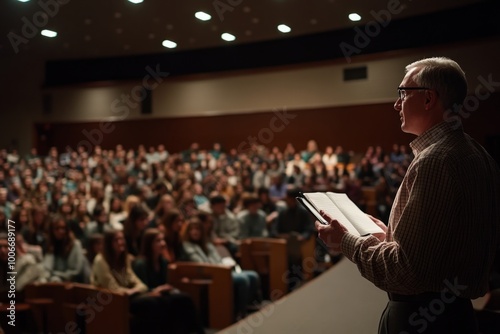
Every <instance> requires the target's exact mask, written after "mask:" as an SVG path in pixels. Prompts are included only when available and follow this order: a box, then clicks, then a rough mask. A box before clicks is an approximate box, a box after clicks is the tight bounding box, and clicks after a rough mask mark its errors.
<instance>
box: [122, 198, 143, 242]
mask: <svg viewBox="0 0 500 334" xmlns="http://www.w3.org/2000/svg"><path fill="white" fill-rule="evenodd" d="M147 224H148V213H147V212H146V210H145V209H144V208H143V207H142V206H141V205H136V206H133V207H132V209H131V210H130V212H129V214H128V217H127V220H126V221H125V230H126V231H127V233H131V234H132V235H137V234H139V233H140V232H141V231H143V230H144V229H145V228H146V226H147Z"/></svg>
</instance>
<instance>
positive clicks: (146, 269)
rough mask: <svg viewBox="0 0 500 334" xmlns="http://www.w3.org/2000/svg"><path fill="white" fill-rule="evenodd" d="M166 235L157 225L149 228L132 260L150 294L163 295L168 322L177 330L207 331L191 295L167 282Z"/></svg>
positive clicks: (184, 331)
mask: <svg viewBox="0 0 500 334" xmlns="http://www.w3.org/2000/svg"><path fill="white" fill-rule="evenodd" d="M165 245H166V244H165V236H164V235H163V233H162V232H161V231H160V230H158V229H154V228H151V229H148V230H147V231H146V232H145V233H144V235H143V239H142V243H141V253H140V256H139V257H138V258H136V259H135V260H134V262H133V264H132V267H133V270H134V272H135V274H136V275H137V277H139V279H140V280H141V281H142V282H144V283H145V284H146V285H147V287H148V289H149V291H150V295H155V296H160V297H161V298H162V299H163V301H164V304H163V305H162V307H163V310H164V312H165V315H166V316H167V320H166V323H165V325H167V323H168V327H169V328H171V330H172V332H174V333H204V330H203V328H202V326H201V325H200V322H199V320H198V317H197V315H196V309H195V305H194V303H193V301H192V300H191V298H190V297H189V296H188V295H187V294H185V293H182V292H180V291H179V290H177V289H176V288H175V287H173V286H171V285H170V284H168V283H167V282H168V279H167V269H168V261H167V260H166V259H165V258H164V257H163V256H162V253H163V250H164V249H165Z"/></svg>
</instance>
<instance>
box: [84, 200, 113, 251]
mask: <svg viewBox="0 0 500 334" xmlns="http://www.w3.org/2000/svg"><path fill="white" fill-rule="evenodd" d="M93 217H94V219H93V220H92V221H91V222H89V223H88V224H87V225H86V226H85V231H84V234H85V238H84V241H85V242H84V243H85V245H88V240H89V239H90V236H92V235H93V234H101V235H103V234H104V232H106V231H108V230H112V229H113V226H112V225H111V223H110V222H109V215H108V214H107V213H106V210H105V209H104V207H103V206H102V205H101V204H98V205H96V207H95V208H94V212H93Z"/></svg>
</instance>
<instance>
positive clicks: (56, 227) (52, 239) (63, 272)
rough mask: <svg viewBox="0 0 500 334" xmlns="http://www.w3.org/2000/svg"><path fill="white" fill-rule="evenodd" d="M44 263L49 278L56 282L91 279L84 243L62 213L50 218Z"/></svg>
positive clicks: (83, 281) (84, 281)
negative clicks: (76, 235)
mask: <svg viewBox="0 0 500 334" xmlns="http://www.w3.org/2000/svg"><path fill="white" fill-rule="evenodd" d="M43 265H44V267H45V269H46V270H47V271H48V272H49V275H50V276H49V280H50V281H54V282H80V283H86V282H88V281H89V278H88V276H87V277H86V276H85V274H87V273H88V270H86V268H85V266H86V265H88V263H87V262H86V259H85V256H84V255H83V249H82V245H81V244H80V241H79V240H78V239H76V238H75V237H74V235H73V233H72V232H71V231H70V229H69V226H68V223H67V222H66V221H65V220H64V218H63V217H62V216H60V215H55V216H53V217H52V218H51V220H50V225H49V242H48V247H47V252H46V253H45V255H44V257H43Z"/></svg>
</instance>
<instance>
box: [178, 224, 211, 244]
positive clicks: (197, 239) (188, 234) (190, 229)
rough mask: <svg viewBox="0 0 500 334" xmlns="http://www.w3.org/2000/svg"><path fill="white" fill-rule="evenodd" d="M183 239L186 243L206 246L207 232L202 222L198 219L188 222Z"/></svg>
mask: <svg viewBox="0 0 500 334" xmlns="http://www.w3.org/2000/svg"><path fill="white" fill-rule="evenodd" d="M182 239H183V240H184V241H189V242H192V243H195V244H198V245H203V246H205V245H206V243H207V239H206V234H205V230H204V228H203V224H202V222H201V221H200V220H199V219H198V217H192V218H191V219H190V220H189V221H188V223H187V225H186V229H185V231H184V233H183V238H182Z"/></svg>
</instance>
